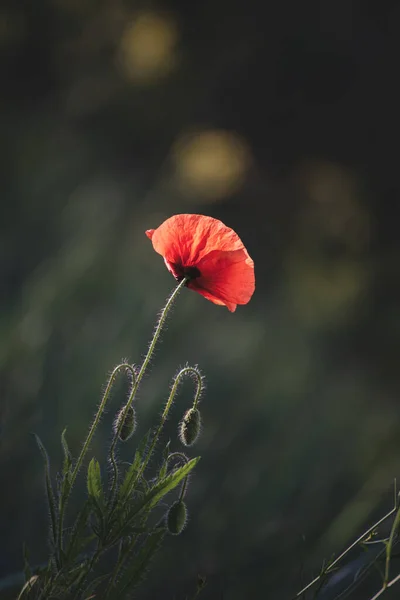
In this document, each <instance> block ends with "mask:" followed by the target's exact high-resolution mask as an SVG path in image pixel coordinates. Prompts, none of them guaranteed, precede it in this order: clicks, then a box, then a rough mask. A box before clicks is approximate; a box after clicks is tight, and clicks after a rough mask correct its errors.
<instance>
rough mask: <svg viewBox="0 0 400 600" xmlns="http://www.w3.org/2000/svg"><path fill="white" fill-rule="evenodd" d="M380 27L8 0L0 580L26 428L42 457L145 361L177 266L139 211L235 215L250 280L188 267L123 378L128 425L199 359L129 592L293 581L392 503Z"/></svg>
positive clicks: (394, 399) (14, 547)
mask: <svg viewBox="0 0 400 600" xmlns="http://www.w3.org/2000/svg"><path fill="white" fill-rule="evenodd" d="M399 27H400V6H399V4H398V2H396V1H390V0H385V1H383V2H381V3H379V5H378V3H374V2H363V3H361V2H356V1H355V0H354V1H352V0H335V1H334V2H333V1H330V0H326V1H324V2H305V3H303V2H296V1H295V0H289V1H283V2H270V3H263V2H261V1H254V0H248V1H247V2H244V1H243V0H230V1H229V2H228V1H227V0H213V1H212V2H210V1H208V0H207V1H202V2H193V3H192V2H188V1H186V2H183V1H181V0H166V1H165V2H163V1H162V0H155V1H151V0H147V1H146V0H142V1H138V2H134V1H129V0H48V1H45V0H36V1H35V2H30V1H28V0H19V1H18V2H17V1H15V0H8V2H7V0H5V1H3V2H2V4H1V8H0V77H1V84H0V85H1V88H0V90H1V91H0V132H1V135H0V140H1V144H0V174H1V219H0V226H1V242H0V243H1V246H0V285H1V301H2V310H1V320H0V427H1V432H0V485H1V488H0V489H1V491H0V515H1V517H0V577H2V578H4V577H6V576H7V575H9V574H11V573H13V572H15V571H18V570H19V569H20V568H21V564H22V551H21V547H22V542H23V541H24V540H25V541H26V542H27V544H28V546H29V548H30V551H31V556H32V560H33V562H40V561H41V560H43V559H44V558H45V557H46V533H45V532H46V527H47V513H46V508H45V503H44V490H43V469H42V463H41V458H40V456H39V452H38V450H37V448H36V447H35V444H34V440H33V438H32V436H31V432H32V431H35V432H37V433H38V434H39V435H40V436H41V438H42V440H43V442H44V443H45V445H46V446H47V448H48V450H49V452H50V454H51V457H52V461H53V467H54V470H56V468H57V466H58V465H59V464H60V460H61V449H60V444H59V437H60V433H61V431H62V430H63V428H64V427H65V426H67V427H68V438H69V442H70V446H71V447H72V448H73V450H74V452H75V455H76V454H77V452H78V451H79V449H80V444H81V441H82V439H83V436H84V434H85V432H86V431H87V427H88V423H89V421H90V420H91V418H92V415H93V414H94V411H95V407H96V404H97V402H98V400H99V398H100V394H101V390H102V386H103V385H104V382H105V380H106V377H107V373H108V372H109V371H110V369H111V368H112V367H113V366H114V365H116V364H117V363H118V361H119V360H120V359H121V358H122V357H128V358H129V360H130V361H132V362H135V363H139V362H140V360H141V358H142V357H143V355H144V352H145V350H146V346H147V343H148V341H149V339H150V336H151V333H152V329H153V325H154V322H155V319H156V316H157V312H158V310H159V309H160V308H161V306H162V305H163V303H164V300H165V298H166V297H167V295H168V293H169V291H170V290H171V289H172V288H173V286H174V281H173V279H172V277H171V276H170V274H169V273H168V272H167V270H166V268H165V267H164V264H163V261H162V259H161V257H160V256H158V255H157V254H155V253H154V251H153V249H152V246H151V244H150V242H149V240H148V239H147V238H146V236H145V235H144V231H145V230H146V229H148V228H155V227H157V226H158V225H159V224H160V223H161V222H162V221H163V220H164V219H165V218H167V217H169V216H171V215H172V214H175V213H180V212H197V213H203V214H207V215H211V216H213V217H216V218H220V219H222V220H223V221H224V222H225V223H226V224H227V225H229V226H231V227H233V228H234V229H235V230H236V231H237V232H238V233H239V235H240V237H241V238H242V240H243V241H244V243H245V245H246V246H247V248H248V250H249V253H250V255H251V256H252V257H253V259H254V261H255V266H256V283H257V289H256V293H255V295H254V297H253V299H252V300H251V302H250V304H249V305H247V306H245V307H238V309H237V312H236V313H235V314H230V313H229V312H228V311H227V310H226V309H225V308H222V307H217V306H215V305H213V304H211V303H210V302H207V301H206V300H205V299H204V298H202V297H201V296H199V295H197V294H194V293H192V292H190V291H189V290H185V291H184V293H182V294H181V296H180V297H179V299H178V301H177V304H176V307H175V309H174V311H173V315H172V318H170V320H169V323H168V328H167V330H166V331H165V333H164V334H163V339H162V343H161V344H160V345H159V346H158V349H157V352H156V356H155V359H154V360H153V364H152V370H151V375H150V376H149V377H147V378H146V379H145V380H144V382H143V385H142V387H141V390H140V394H139V397H138V401H137V411H138V418H139V423H140V427H139V431H138V437H140V435H141V433H143V432H144V431H146V429H147V428H148V427H149V425H150V424H151V423H153V422H154V420H155V419H156V417H157V416H158V415H159V414H160V410H161V406H162V402H163V400H164V399H165V398H166V395H167V391H168V386H169V384H170V381H171V378H172V376H173V374H174V373H175V371H176V369H177V367H178V366H179V365H183V364H184V363H185V362H186V361H188V362H189V363H193V364H198V365H199V366H200V368H201V369H202V370H203V372H204V373H205V375H206V378H207V392H206V395H205V397H204V399H203V402H202V417H203V422H204V430H203V434H202V437H201V439H200V441H199V444H198V446H197V447H196V448H195V449H193V451H191V455H192V456H194V455H196V454H200V455H201V456H202V460H201V462H200V463H199V465H198V468H197V469H196V473H195V475H194V476H193V477H192V479H191V483H190V488H189V494H188V504H189V510H190V522H189V525H188V527H187V529H186V530H185V532H184V534H183V535H181V536H180V537H178V538H172V537H171V538H170V539H168V542H167V544H166V545H165V546H164V548H163V550H162V552H161V553H160V554H159V555H158V560H157V561H156V563H155V564H154V565H153V571H152V577H151V578H150V579H149V581H148V582H147V584H146V586H145V587H143V588H142V590H141V593H140V594H139V595H138V597H139V598H142V599H146V600H148V599H158V598H163V599H171V600H172V599H176V600H178V599H181V598H182V599H183V598H185V595H186V594H189V593H191V592H193V590H194V588H195V582H196V576H197V573H202V574H205V575H206V576H207V580H208V585H207V587H206V589H205V591H204V593H203V594H202V596H201V597H202V598H203V597H204V599H205V600H206V599H210V600H220V599H224V600H239V599H246V598H252V599H253V598H274V599H285V598H290V595H291V594H293V593H294V592H295V591H297V589H299V588H300V587H301V583H302V581H304V582H307V580H308V578H310V577H311V575H312V574H313V573H316V572H318V570H319V567H320V564H321V562H322V559H323V558H324V557H330V556H331V554H332V553H333V552H339V551H340V550H341V549H343V547H344V546H345V544H346V543H347V542H349V541H351V540H352V538H353V537H354V536H356V535H357V534H358V533H360V532H361V531H362V527H363V526H366V525H368V524H370V523H372V519H373V518H374V517H378V516H380V515H382V514H384V512H386V511H387V510H388V509H389V508H390V507H391V504H392V492H391V485H392V482H393V478H394V477H396V476H398V475H399V474H400V436H399V433H400V420H399V416H400V414H399V413H400V408H399V388H400V374H399V341H400V317H399V310H398V305H399V299H400V283H399V260H400V243H399V217H400V210H399V200H398V198H399V195H398V193H399V176H398V159H399V156H398V150H397V148H398V139H399V126H398V125H399V121H398V106H399V101H400V92H399V88H398V82H397V79H398V77H397V71H398V56H399V51H400V43H399V36H398V31H399ZM191 393H192V392H191V385H190V383H186V384H185V385H184V386H183V387H182V389H181V391H180V394H179V398H178V400H177V402H176V405H175V407H174V410H173V414H172V415H171V418H170V420H169V423H168V431H167V432H166V437H168V436H169V437H171V439H172V446H171V447H172V448H173V449H178V441H177V440H176V435H175V428H176V424H177V422H178V420H179V419H180V417H181V415H182V413H183V411H184V410H185V408H186V407H187V406H188V404H189V402H190V397H191ZM123 397H124V396H123V391H122V390H120V393H119V394H118V393H116V394H115V396H114V403H113V404H112V408H110V411H109V413H108V414H107V416H106V418H105V419H104V420H103V423H102V425H101V428H100V431H99V433H98V435H97V437H96V441H95V443H94V444H93V447H92V450H93V453H95V454H96V456H98V458H101V457H102V456H103V455H104V454H105V451H106V448H107V444H108V440H109V436H110V426H111V422H112V419H113V416H114V414H115V410H117V408H118V406H119V404H120V403H121V402H122V400H123ZM133 447H134V443H133V442H132V446H131V448H130V450H129V449H128V450H126V452H127V456H129V452H131V451H132V450H133ZM1 597H3V596H1ZM5 597H6V596H5V595H4V598H5ZM356 597H360V598H366V596H365V595H363V596H361V595H360V596H357V595H354V598H356Z"/></svg>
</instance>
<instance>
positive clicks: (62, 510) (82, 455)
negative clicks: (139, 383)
mask: <svg viewBox="0 0 400 600" xmlns="http://www.w3.org/2000/svg"><path fill="white" fill-rule="evenodd" d="M122 369H125V370H127V371H129V372H130V373H131V375H132V377H133V380H134V381H135V377H136V375H135V371H134V368H133V367H132V366H131V365H129V364H128V363H121V364H119V365H118V366H117V367H115V369H114V370H113V372H112V373H111V375H110V378H109V380H108V383H107V386H106V389H105V391H104V394H103V398H102V399H101V402H100V404H99V408H98V410H97V413H96V416H95V418H94V421H93V423H92V426H91V427H90V429H89V433H88V434H87V436H86V440H85V441H84V444H83V446H82V450H81V453H80V455H79V457H78V460H77V461H76V464H75V467H74V469H73V471H72V473H71V478H70V483H69V489H68V494H67V495H66V496H65V497H64V498H63V497H61V498H60V504H59V519H58V548H59V558H60V560H61V555H62V549H63V535H62V534H63V527H64V526H63V522H64V514H65V508H66V505H67V501H68V497H69V495H70V493H71V490H72V488H73V485H74V483H75V480H76V477H77V475H78V472H79V469H80V468H81V466H82V462H83V459H84V458H85V455H86V453H87V451H88V448H89V446H90V443H91V441H92V438H93V435H94V433H95V431H96V429H97V426H98V424H99V423H100V419H101V416H102V414H103V411H104V409H105V406H106V404H107V401H108V398H109V396H110V392H111V388H112V386H113V384H114V381H115V378H116V376H117V375H118V373H119V372H120V371H121V370H122Z"/></svg>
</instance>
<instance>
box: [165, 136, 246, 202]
mask: <svg viewBox="0 0 400 600" xmlns="http://www.w3.org/2000/svg"><path fill="white" fill-rule="evenodd" d="M172 154H173V161H174V166H175V178H176V183H177V184H178V187H179V188H180V189H181V191H182V192H183V193H185V194H189V195H193V194H195V195H197V196H200V197H201V198H203V199H204V200H214V199H218V198H221V197H224V196H228V195H229V194H231V193H233V192H235V191H236V190H237V189H239V188H240V186H241V185H242V183H243V181H244V178H245V175H246V173H247V171H248V168H249V166H250V164H251V152H250V149H249V147H248V145H247V144H246V143H245V141H244V140H242V139H241V138H240V137H239V136H238V135H237V134H235V133H232V132H228V131H222V130H210V131H203V132H199V133H195V134H185V135H183V136H182V137H181V138H180V139H178V141H177V143H176V144H175V146H174V148H173V152H172Z"/></svg>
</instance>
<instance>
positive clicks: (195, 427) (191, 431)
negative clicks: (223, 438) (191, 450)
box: [179, 408, 201, 446]
mask: <svg viewBox="0 0 400 600" xmlns="http://www.w3.org/2000/svg"><path fill="white" fill-rule="evenodd" d="M200 426H201V418H200V411H199V410H198V409H197V408H189V410H187V411H186V412H185V414H184V415H183V419H182V421H181V423H180V425H179V439H180V440H181V442H182V444H183V445H184V446H192V445H193V444H194V443H195V441H196V440H197V438H198V437H199V434H200Z"/></svg>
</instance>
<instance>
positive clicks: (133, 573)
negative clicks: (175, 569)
mask: <svg viewBox="0 0 400 600" xmlns="http://www.w3.org/2000/svg"><path fill="white" fill-rule="evenodd" d="M164 536H165V528H164V527H161V528H158V529H156V530H155V531H153V532H152V533H150V534H149V535H148V536H147V537H146V539H145V541H144V542H143V545H142V547H141V549H140V551H139V553H138V554H137V555H136V556H134V557H133V559H132V561H131V564H132V566H131V568H129V569H127V570H126V571H125V573H124V574H123V576H122V577H121V579H120V581H119V584H118V587H117V589H116V591H115V594H114V596H113V597H114V598H123V596H124V595H125V594H127V593H128V592H130V591H132V589H133V588H134V587H136V586H137V585H138V584H139V583H140V582H141V580H142V579H143V578H144V577H145V575H146V572H147V570H148V568H149V564H150V561H151V560H152V558H153V557H154V555H155V553H156V552H157V550H158V549H159V548H160V546H161V543H162V540H163V538H164Z"/></svg>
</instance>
